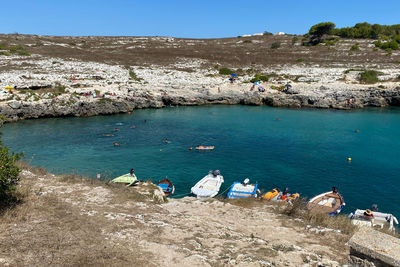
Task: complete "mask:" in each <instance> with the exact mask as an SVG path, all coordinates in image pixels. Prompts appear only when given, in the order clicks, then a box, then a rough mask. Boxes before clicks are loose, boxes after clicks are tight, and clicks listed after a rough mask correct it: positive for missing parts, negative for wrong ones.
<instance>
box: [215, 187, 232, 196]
mask: <svg viewBox="0 0 400 267" xmlns="http://www.w3.org/2000/svg"><path fill="white" fill-rule="evenodd" d="M230 188H231V187H228V188H227V189H225V190H224V191H223V192H222V193H220V194H218V195H216V196H215V197H219V196H220V195H222V194H224V193H226V191H228V190H229V189H230Z"/></svg>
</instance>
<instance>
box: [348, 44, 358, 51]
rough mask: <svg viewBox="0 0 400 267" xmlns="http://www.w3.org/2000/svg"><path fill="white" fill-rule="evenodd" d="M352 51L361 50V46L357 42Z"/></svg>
mask: <svg viewBox="0 0 400 267" xmlns="http://www.w3.org/2000/svg"><path fill="white" fill-rule="evenodd" d="M350 51H360V47H359V46H358V44H355V45H353V46H352V47H351V48H350Z"/></svg>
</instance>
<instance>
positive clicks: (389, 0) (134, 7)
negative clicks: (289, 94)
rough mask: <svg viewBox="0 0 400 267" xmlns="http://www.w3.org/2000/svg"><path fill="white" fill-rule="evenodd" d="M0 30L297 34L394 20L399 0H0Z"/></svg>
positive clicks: (179, 34) (77, 33) (211, 35)
mask: <svg viewBox="0 0 400 267" xmlns="http://www.w3.org/2000/svg"><path fill="white" fill-rule="evenodd" d="M0 7H1V9H2V11H3V12H2V16H1V17H0V33H15V32H18V33H25V34H39V35H73V36H82V35H127V36H174V37H189V38H190V37H193V38H214V37H231V36H238V35H242V34H252V33H258V32H264V31H270V32H277V31H283V32H286V33H293V34H302V33H306V32H307V31H308V29H309V28H310V26H312V25H313V24H316V23H319V22H323V21H332V22H334V23H336V26H337V27H347V26H353V25H354V24H355V23H357V22H364V21H366V22H369V23H379V24H399V23H400V20H399V18H400V15H399V10H400V1H399V0H386V1H384V3H380V2H379V1H370V0H364V1H360V0H346V1H343V0H331V1H320V0H318V1H317V0H314V1H311V0H297V1H292V0H290V1H285V0H280V1H279V0H275V1H269V0H264V1H262V0H248V1H236V0H231V1H225V0H201V1H191V0H186V1H182V0H156V1H151V0H142V1H136V0H131V1H129V0H107V1H101V0H97V1H94V0H80V1H76V0H69V1H64V0H19V1H6V0H4V1H1V4H0Z"/></svg>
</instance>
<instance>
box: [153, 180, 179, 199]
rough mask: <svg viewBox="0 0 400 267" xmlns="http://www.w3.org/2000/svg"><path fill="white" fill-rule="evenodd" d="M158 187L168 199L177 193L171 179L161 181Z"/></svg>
mask: <svg viewBox="0 0 400 267" xmlns="http://www.w3.org/2000/svg"><path fill="white" fill-rule="evenodd" d="M156 185H157V186H158V187H160V188H161V190H162V191H163V192H164V195H165V196H166V197H169V196H170V195H172V194H173V193H174V192H175V186H174V185H173V183H172V182H171V181H170V180H169V179H164V180H161V181H159V182H158V183H157V184H156Z"/></svg>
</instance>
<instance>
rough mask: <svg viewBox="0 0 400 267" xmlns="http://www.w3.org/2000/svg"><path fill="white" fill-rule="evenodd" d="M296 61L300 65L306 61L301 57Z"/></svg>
mask: <svg viewBox="0 0 400 267" xmlns="http://www.w3.org/2000/svg"><path fill="white" fill-rule="evenodd" d="M296 61H297V62H299V63H300V62H303V61H304V60H303V59H302V58H301V57H300V58H298V59H296Z"/></svg>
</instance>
